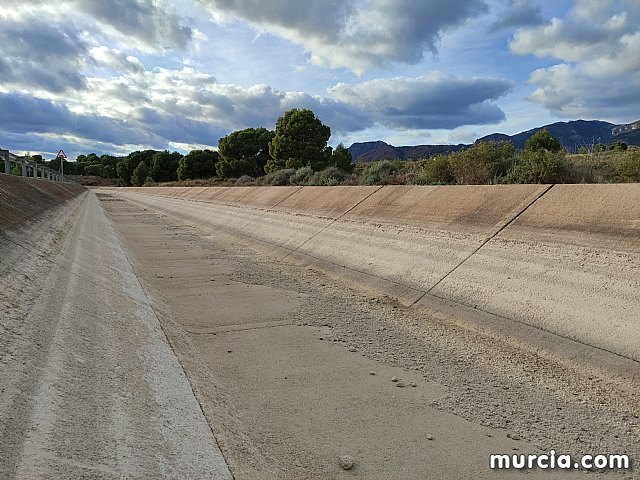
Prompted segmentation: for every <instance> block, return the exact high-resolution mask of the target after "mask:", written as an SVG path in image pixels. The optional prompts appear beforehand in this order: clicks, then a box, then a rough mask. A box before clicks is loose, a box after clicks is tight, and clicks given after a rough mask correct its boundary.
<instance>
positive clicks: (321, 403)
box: [0, 190, 640, 480]
mask: <svg viewBox="0 0 640 480" xmlns="http://www.w3.org/2000/svg"><path fill="white" fill-rule="evenodd" d="M194 211H199V212H200V213H199V215H198V216H197V217H196V216H194V215H193V212H194ZM48 215H49V218H47V219H42V220H41V221H40V223H34V225H33V226H31V227H29V228H28V229H27V228H22V229H21V230H20V231H19V233H11V231H7V232H5V231H3V232H2V234H3V236H6V237H7V239H9V240H10V241H11V245H12V246H9V243H7V242H6V241H5V240H4V237H3V244H2V248H3V257H2V258H3V259H8V258H11V259H13V260H12V262H11V265H9V264H8V263H6V262H4V261H3V263H2V269H1V270H0V275H1V276H2V277H1V278H2V282H3V283H2V285H1V287H2V289H3V291H4V292H8V295H7V296H6V297H0V298H2V304H1V307H2V314H3V316H2V330H1V332H2V336H1V337H0V338H2V344H1V345H0V348H1V350H0V354H1V355H2V363H0V374H1V378H2V379H3V385H2V387H0V388H1V389H2V390H1V391H0V393H1V396H0V434H1V435H2V437H1V443H0V445H1V447H0V448H1V449H2V451H1V452H0V454H1V455H0V472H2V475H1V476H2V478H5V477H6V478H56V477H69V478H77V477H82V476H84V477H86V478H231V475H233V478H235V479H236V480H240V479H332V478H335V479H341V478H363V479H391V478H402V479H425V478H437V479H477V478H479V479H490V478H518V477H520V476H525V475H526V477H527V478H538V477H540V478H542V477H544V478H563V479H564V478H585V474H586V478H592V477H593V478H600V477H601V476H602V477H603V478H624V479H631V478H636V477H635V476H634V475H635V473H634V471H633V470H630V471H614V472H608V473H604V472H603V473H599V472H591V471H586V472H585V471H582V470H573V471H569V472H562V471H542V470H540V469H534V470H531V471H528V472H514V471H511V472H498V471H495V470H491V469H490V468H489V456H490V455H491V454H492V453H504V454H518V453H522V454H543V453H548V452H549V450H551V449H554V450H555V451H557V452H562V453H569V454H572V455H574V456H576V458H577V456H579V455H580V454H585V453H593V454H599V453H605V454H608V453H626V454H628V455H630V456H631V458H632V459H637V458H640V449H639V447H638V446H639V445H640V442H638V440H640V419H639V414H640V399H639V398H638V388H637V387H638V385H637V381H635V380H634V375H633V372H634V370H633V369H634V368H637V366H635V367H634V365H633V364H631V365H630V364H629V363H628V362H626V363H624V366H623V369H625V370H624V373H625V375H624V376H616V375H614V374H612V372H611V371H607V369H606V368H599V369H598V368H589V367H588V366H587V365H585V364H580V363H575V362H571V361H566V362H561V361H560V360H559V359H558V358H556V357H552V356H548V355H546V354H545V353H544V352H536V351H535V349H534V348H524V347H523V346H522V338H519V339H518V341H514V342H510V341H507V339H506V338H498V337H496V336H493V335H491V334H490V333H488V332H481V331H480V330H479V329H475V328H471V326H470V324H469V323H465V322H458V321H456V317H461V316H465V315H468V312H467V310H465V309H464V308H461V307H460V306H455V305H454V306H451V305H449V306H448V309H444V308H443V309H442V310H440V311H437V312H436V311H432V310H429V309H426V308H423V307H420V306H419V305H416V306H413V307H411V306H407V305H405V304H403V302H401V301H398V300H397V299H396V298H393V297H391V296H384V295H379V294H376V293H372V292H374V290H370V291H368V290H367V289H366V288H364V287H363V286H362V285H361V284H359V283H358V282H357V281H355V280H354V279H353V278H349V277H348V276H347V277H340V276H339V275H331V274H327V273H326V272H324V271H321V270H319V269H317V268H315V267H314V265H313V264H312V263H307V265H302V264H300V262H297V261H296V259H295V258H285V259H283V260H279V259H282V257H283V255H277V256H272V255H268V254H266V252H268V251H269V250H270V249H271V250H273V251H274V252H279V250H278V247H277V246H276V245H270V246H269V245H266V244H265V243H264V242H263V243H262V244H260V245H258V244H257V243H256V244H255V245H254V244H252V243H251V242H247V240H246V238H243V237H242V236H238V235H235V234H233V233H232V232H231V231H230V229H224V228H220V227H219V226H217V225H214V224H213V223H212V222H210V221H208V219H207V214H206V210H202V209H199V206H198V205H194V204H193V202H188V201H177V200H176V201H171V202H170V203H167V205H163V202H162V201H156V200H154V201H141V200H140V197H139V196H135V195H132V196H129V195H127V194H120V193H118V192H113V191H106V190H102V191H100V190H98V191H92V192H88V193H86V194H84V195H82V196H80V197H78V198H76V199H74V200H70V201H68V202H67V203H66V204H65V206H64V208H62V209H59V210H55V211H52V212H50V213H49V214H48ZM230 218H231V217H230ZM230 221H237V222H239V223H246V221H247V219H246V218H245V219H243V218H237V219H235V220H230ZM330 221H331V220H328V221H327V224H328V223H330ZM304 222H305V220H304V218H302V222H301V223H302V225H304ZM51 225H57V227H56V228H55V229H52V228H51ZM301 228H304V227H301ZM287 234H290V235H292V236H294V235H297V234H299V233H298V232H296V231H291V232H286V231H283V232H282V235H283V236H286V235H287ZM18 245H21V246H18ZM18 251H20V252H23V253H22V255H20V254H18V253H16V252H18ZM474 318H475V317H474ZM513 333H514V334H515V333H516V332H515V331H514V332H513ZM521 333H522V332H521ZM583 347H584V348H591V347H588V346H583ZM589 352H591V353H593V354H594V355H599V354H602V352H600V351H598V350H597V349H592V350H589V351H588V352H586V351H585V352H582V354H583V355H584V354H588V353H589ZM605 365H608V364H607V363H606V362H605ZM636 371H637V370H636ZM637 378H638V377H637V376H636V379H637ZM5 379H6V381H4V380H5ZM343 455H351V456H352V457H353V459H354V462H355V465H354V467H353V468H352V469H351V470H343V469H342V468H341V467H340V465H339V458H340V457H341V456H343ZM227 468H228V469H229V470H227ZM229 472H230V473H229Z"/></svg>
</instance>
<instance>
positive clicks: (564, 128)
mask: <svg viewBox="0 0 640 480" xmlns="http://www.w3.org/2000/svg"><path fill="white" fill-rule="evenodd" d="M543 128H546V129H547V131H548V132H549V133H550V134H551V135H552V136H554V137H555V138H557V139H558V140H560V142H561V143H562V144H563V145H564V146H565V148H566V149H567V150H569V151H573V152H575V151H578V150H579V149H580V148H581V147H585V148H587V149H589V148H592V147H593V146H594V145H596V144H598V143H603V144H610V143H612V142H624V143H626V144H627V145H636V146H640V120H638V121H637V122H633V123H627V124H622V125H616V124H613V123H609V122H603V121H600V120H575V121H571V122H557V123H552V124H549V125H544V126H542V127H537V128H533V129H531V130H527V131H526V132H520V133H517V134H515V135H506V134H504V133H492V134H490V135H487V136H484V137H482V138H479V139H477V140H476V142H475V143H478V142H487V141H492V140H494V141H510V142H512V143H513V145H514V147H515V148H516V149H522V148H524V144H525V142H526V141H527V140H528V139H529V138H530V137H531V136H532V135H533V134H534V133H536V132H538V131H540V130H542V129H543ZM468 146H470V145H467V144H458V145H414V146H402V147H394V146H393V145H389V144H388V143H385V142H383V141H381V140H378V141H375V142H357V143H354V144H353V145H351V146H350V147H349V149H348V150H349V152H350V153H351V157H352V158H353V160H354V161H357V162H358V161H359V162H375V161H376V160H386V159H393V158H400V159H403V160H409V159H417V158H428V157H431V156H433V155H438V154H441V153H448V152H454V151H457V150H461V149H462V148H465V147H468Z"/></svg>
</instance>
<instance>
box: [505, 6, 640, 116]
mask: <svg viewBox="0 0 640 480" xmlns="http://www.w3.org/2000/svg"><path fill="white" fill-rule="evenodd" d="M509 46H510V49H511V51H512V52H513V53H516V54H519V55H535V56H537V57H541V58H545V57H551V58H556V59H559V60H560V61H561V63H558V64H556V65H553V66H551V67H547V68H540V69H537V70H535V71H534V72H533V73H532V74H531V76H530V78H529V82H530V83H531V84H533V85H535V86H536V87H537V89H536V90H535V92H534V93H533V94H532V95H530V97H529V99H530V100H531V101H533V102H536V103H539V104H541V105H544V106H545V107H546V108H547V109H549V110H550V111H551V112H552V113H554V114H555V115H558V116H560V117H566V118H568V117H572V118H575V117H597V118H603V117H604V118H612V119H626V120H634V119H636V118H637V116H638V113H637V105H638V99H639V95H638V93H637V92H638V91H640V4H638V3H637V2H633V1H626V2H625V1H620V2H612V1H586V0H584V1H579V2H577V4H576V5H575V7H574V8H573V9H572V10H571V11H570V12H569V13H568V14H567V15H566V16H565V17H564V18H554V19H552V20H551V21H550V22H549V23H547V24H545V25H542V26H538V27H531V28H523V29H520V30H518V31H517V32H516V33H515V35H514V37H513V39H512V40H511V42H510V45H509Z"/></svg>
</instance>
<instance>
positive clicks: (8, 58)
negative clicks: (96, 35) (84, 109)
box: [0, 17, 86, 92]
mask: <svg viewBox="0 0 640 480" xmlns="http://www.w3.org/2000/svg"><path fill="white" fill-rule="evenodd" d="M85 54H86V44H85V42H84V41H83V40H82V38H81V34H80V32H79V31H78V30H76V29H75V28H74V27H73V26H69V27H66V28H62V27H61V26H60V25H56V24H48V23H47V22H45V21H43V20H41V19H38V18H35V17H31V18H29V19H28V21H26V22H23V21H16V20H5V21H3V22H2V25H1V27H0V73H2V78H3V82H2V83H3V85H2V86H4V88H7V87H9V86H11V85H17V86H20V87H24V86H28V87H35V88H41V89H45V90H50V91H54V92H61V91H63V90H65V89H69V88H73V89H84V88H85V87H86V82H85V79H84V76H83V75H82V74H81V73H80V70H81V68H82V67H83V65H84V57H85Z"/></svg>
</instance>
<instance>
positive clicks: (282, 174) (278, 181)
mask: <svg viewBox="0 0 640 480" xmlns="http://www.w3.org/2000/svg"><path fill="white" fill-rule="evenodd" d="M294 173H296V171H295V170H293V169H292V168H285V169H282V170H276V171H275V172H271V173H270V174H268V175H267V176H266V177H265V180H264V181H265V184H266V185H272V186H284V185H289V184H290V179H291V175H293V174H294Z"/></svg>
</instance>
